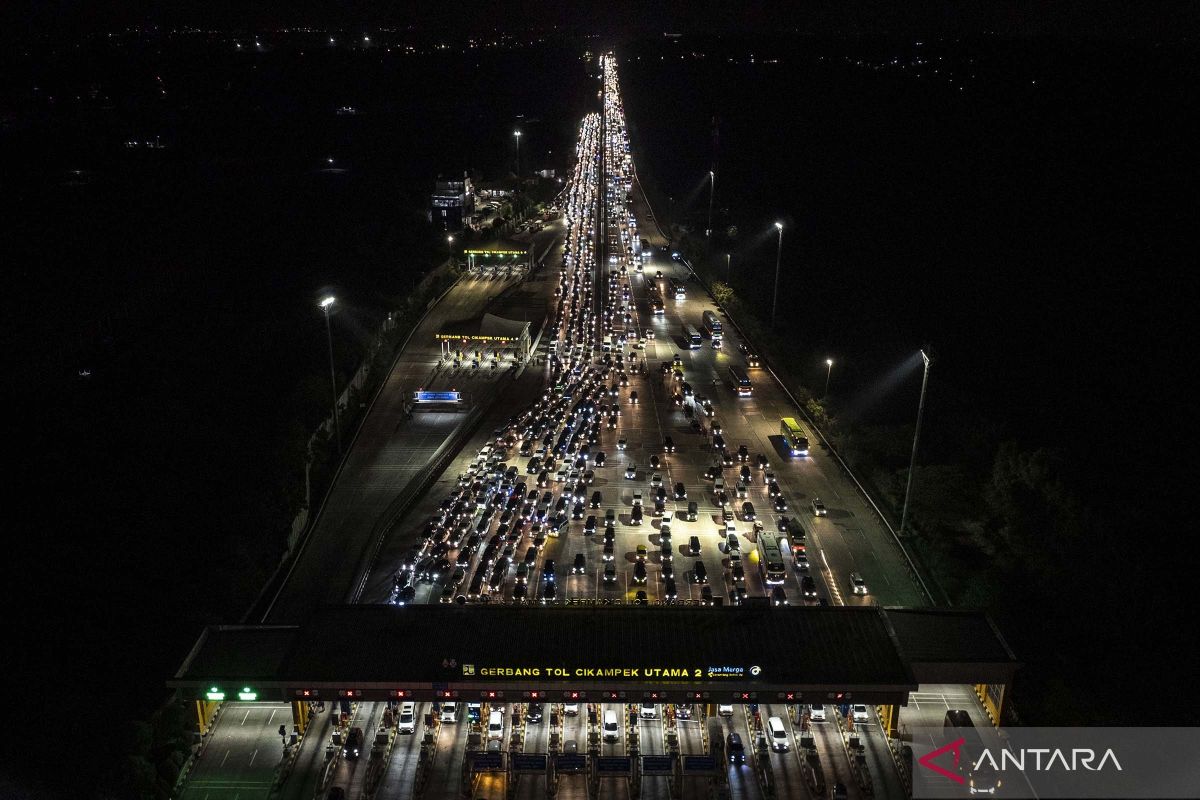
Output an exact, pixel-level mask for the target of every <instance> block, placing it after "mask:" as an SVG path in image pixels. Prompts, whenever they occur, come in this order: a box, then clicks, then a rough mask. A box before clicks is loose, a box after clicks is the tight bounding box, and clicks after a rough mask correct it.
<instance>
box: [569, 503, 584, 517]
mask: <svg viewBox="0 0 1200 800" xmlns="http://www.w3.org/2000/svg"><path fill="white" fill-rule="evenodd" d="M571 519H583V503H576V504H575V505H574V507H572V508H571Z"/></svg>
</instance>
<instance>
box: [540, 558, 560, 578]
mask: <svg viewBox="0 0 1200 800" xmlns="http://www.w3.org/2000/svg"><path fill="white" fill-rule="evenodd" d="M557 577H558V576H557V575H556V574H555V572H554V559H553V558H547V559H546V562H545V563H544V564H542V581H543V582H545V583H553V582H554V581H555V580H556V579H557Z"/></svg>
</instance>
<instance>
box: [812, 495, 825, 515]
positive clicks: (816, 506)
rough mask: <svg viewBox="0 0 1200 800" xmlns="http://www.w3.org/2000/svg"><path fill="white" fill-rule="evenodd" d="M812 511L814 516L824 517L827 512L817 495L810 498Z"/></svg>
mask: <svg viewBox="0 0 1200 800" xmlns="http://www.w3.org/2000/svg"><path fill="white" fill-rule="evenodd" d="M812 512H813V516H814V517H824V516H826V515H828V514H829V512H828V511H827V510H826V509H825V504H824V503H822V502H821V498H819V497H814V498H813V499H812Z"/></svg>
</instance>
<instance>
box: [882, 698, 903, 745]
mask: <svg viewBox="0 0 1200 800" xmlns="http://www.w3.org/2000/svg"><path fill="white" fill-rule="evenodd" d="M876 710H877V711H878V712H879V722H880V724H881V725H883V731H884V733H886V734H887V736H888V738H889V739H892V738H895V736H896V729H897V728H898V727H899V726H900V707H899V706H894V705H887V706H878V707H877V709H876Z"/></svg>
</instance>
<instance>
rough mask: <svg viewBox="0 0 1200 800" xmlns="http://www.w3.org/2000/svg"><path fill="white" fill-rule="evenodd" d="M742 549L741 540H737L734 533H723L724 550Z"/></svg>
mask: <svg viewBox="0 0 1200 800" xmlns="http://www.w3.org/2000/svg"><path fill="white" fill-rule="evenodd" d="M741 549H742V545H741V542H740V541H739V540H738V536H737V534H736V533H728V534H726V535H725V552H726V553H737V552H740V551H741Z"/></svg>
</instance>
